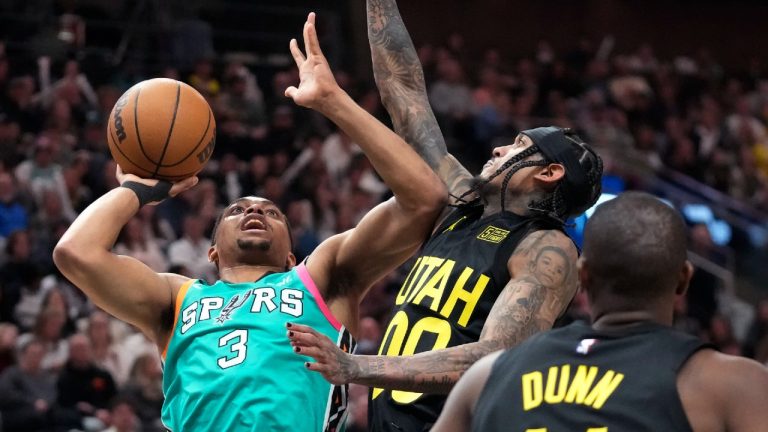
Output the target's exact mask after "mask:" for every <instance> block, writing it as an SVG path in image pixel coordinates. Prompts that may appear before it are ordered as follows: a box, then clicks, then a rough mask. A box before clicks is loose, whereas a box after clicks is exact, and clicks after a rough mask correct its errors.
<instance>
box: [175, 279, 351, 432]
mask: <svg viewBox="0 0 768 432" xmlns="http://www.w3.org/2000/svg"><path fill="white" fill-rule="evenodd" d="M287 322H296V323H301V324H305V325H309V326H312V327H313V328H315V329H316V330H317V331H318V332H320V333H322V334H325V335H326V336H328V337H329V338H331V340H335V341H337V342H338V343H339V344H340V345H341V346H345V347H346V349H350V350H351V349H352V346H351V345H352V344H353V342H352V340H351V338H350V337H349V334H348V333H347V332H346V330H345V329H344V328H343V327H342V326H341V325H340V324H339V323H338V322H336V320H335V319H334V318H333V317H332V316H331V315H330V312H329V311H328V309H327V307H326V305H325V303H324V302H323V300H322V298H321V297H320V295H319V293H318V292H317V289H316V287H315V286H314V283H313V282H312V281H311V278H310V277H309V274H308V273H307V271H306V267H304V266H303V264H302V265H299V266H297V267H295V268H294V269H293V270H291V271H288V272H286V273H273V274H268V275H266V276H264V277H263V278H261V279H259V280H258V281H255V282H248V283H236V284H231V283H227V282H224V281H217V282H216V283H215V284H213V285H205V284H203V283H201V282H199V281H192V282H191V283H190V284H188V285H186V286H184V287H182V289H181V291H180V292H179V297H178V299H177V309H176V319H175V320H174V328H173V331H172V337H171V339H170V341H169V344H168V348H167V350H166V353H165V363H164V367H165V371H164V377H163V391H164V393H165V396H166V400H165V403H164V405H163V413H162V414H163V415H162V419H163V422H164V424H165V425H166V427H168V429H170V430H172V431H181V430H184V431H187V430H227V431H251V430H253V431H255V430H258V431H286V430H297V431H299V430H300V431H323V430H326V428H327V427H328V425H330V426H331V428H330V430H334V429H333V427H336V425H338V424H339V423H340V421H341V420H342V417H343V415H344V414H345V408H346V400H347V398H346V394H345V392H346V389H345V388H341V387H335V386H332V385H331V384H329V383H328V382H327V381H325V380H324V379H323V377H322V375H320V374H318V373H315V372H312V371H309V370H308V369H307V368H306V367H305V366H304V362H305V361H306V360H307V359H306V358H303V357H301V356H298V355H296V354H295V353H294V352H293V351H292V348H291V346H290V343H289V341H288V338H287V336H286V331H287V330H286V326H285V325H286V323H287ZM342 424H343V423H342Z"/></svg>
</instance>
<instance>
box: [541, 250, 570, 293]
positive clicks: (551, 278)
mask: <svg viewBox="0 0 768 432" xmlns="http://www.w3.org/2000/svg"><path fill="white" fill-rule="evenodd" d="M566 271H567V269H566V262H565V258H563V257H562V256H561V255H560V254H558V253H555V252H553V251H544V252H542V253H541V254H540V255H539V257H538V258H537V259H536V267H535V269H534V276H536V278H537V279H538V280H539V281H540V282H541V283H542V284H544V285H545V286H549V287H552V286H558V285H561V284H562V283H563V282H564V280H565V275H566Z"/></svg>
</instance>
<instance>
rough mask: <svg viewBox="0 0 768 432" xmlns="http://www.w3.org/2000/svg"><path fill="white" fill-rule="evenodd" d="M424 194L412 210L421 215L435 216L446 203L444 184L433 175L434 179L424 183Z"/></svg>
mask: <svg viewBox="0 0 768 432" xmlns="http://www.w3.org/2000/svg"><path fill="white" fill-rule="evenodd" d="M424 191H425V193H424V195H423V196H422V199H421V200H419V203H418V205H417V206H415V208H414V209H413V212H414V213H416V214H418V215H419V216H423V217H433V216H434V217H436V216H437V215H438V214H440V212H442V211H443V209H444V208H445V206H446V205H448V189H447V188H446V187H445V184H444V183H443V182H442V181H441V180H440V179H438V178H437V177H435V179H434V181H430V182H427V183H426V184H425V185H424Z"/></svg>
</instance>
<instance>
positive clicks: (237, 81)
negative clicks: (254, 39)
mask: <svg viewBox="0 0 768 432" xmlns="http://www.w3.org/2000/svg"><path fill="white" fill-rule="evenodd" d="M228 79H229V80H228V82H227V86H226V87H225V89H224V91H222V92H221V94H220V95H219V97H218V99H217V101H216V105H217V118H216V120H217V125H218V127H219V129H218V133H219V135H218V138H217V139H218V140H221V141H220V142H217V145H218V144H221V145H222V146H223V147H224V148H225V151H233V152H235V153H236V154H238V155H248V154H249V153H251V152H252V151H253V150H252V149H253V146H254V141H260V140H263V139H264V138H265V137H266V135H267V117H266V112H265V107H264V101H263V99H262V97H261V92H260V91H254V90H253V89H251V93H252V94H249V93H248V92H249V88H248V72H247V71H246V70H245V69H244V68H241V69H237V70H236V71H234V72H232V74H231V75H230V76H229V78H228ZM254 84H255V82H254Z"/></svg>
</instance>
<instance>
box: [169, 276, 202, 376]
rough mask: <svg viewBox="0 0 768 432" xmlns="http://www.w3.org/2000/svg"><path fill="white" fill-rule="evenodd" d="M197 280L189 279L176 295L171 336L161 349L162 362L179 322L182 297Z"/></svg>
mask: <svg viewBox="0 0 768 432" xmlns="http://www.w3.org/2000/svg"><path fill="white" fill-rule="evenodd" d="M196 280H197V279H190V280H188V281H186V282H184V284H183V285H182V286H181V288H179V292H177V293H176V301H175V305H174V306H175V307H174V308H173V325H172V326H171V334H170V336H168V341H166V343H165V348H163V352H162V354H161V357H162V358H163V361H165V355H166V354H167V353H168V347H169V346H170V345H171V339H173V334H174V333H175V332H176V324H178V322H179V313H180V312H181V304H182V303H183V302H184V297H186V295H187V290H189V287H191V286H192V284H193V283H195V281H196Z"/></svg>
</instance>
